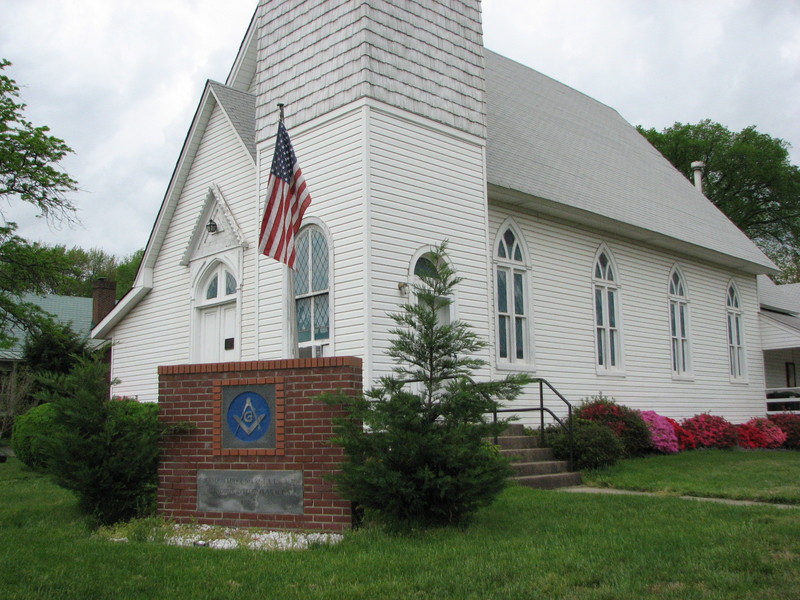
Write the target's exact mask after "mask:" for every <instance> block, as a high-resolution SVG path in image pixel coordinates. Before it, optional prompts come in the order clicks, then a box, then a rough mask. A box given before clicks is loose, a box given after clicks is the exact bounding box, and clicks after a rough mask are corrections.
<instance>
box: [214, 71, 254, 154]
mask: <svg viewBox="0 0 800 600" xmlns="http://www.w3.org/2000/svg"><path fill="white" fill-rule="evenodd" d="M208 83H209V85H210V86H211V90H212V91H213V92H214V96H215V97H216V99H217V102H219V105H220V106H221V107H222V110H224V111H225V114H226V115H227V116H228V120H229V121H230V122H231V125H233V128H234V129H235V130H236V133H237V134H238V136H239V139H241V140H242V143H243V144H244V146H245V148H247V151H248V152H249V153H250V156H252V157H253V162H254V163H255V160H256V127H255V122H256V97H255V96H254V95H253V94H250V93H248V92H244V91H241V90H235V89H233V88H232V87H228V86H225V85H222V84H221V83H217V82H216V81H209V82H208Z"/></svg>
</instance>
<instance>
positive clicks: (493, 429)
mask: <svg viewBox="0 0 800 600" xmlns="http://www.w3.org/2000/svg"><path fill="white" fill-rule="evenodd" d="M445 249H446V247H445V245H444V244H442V245H441V246H439V247H438V248H436V249H434V251H433V252H432V259H433V260H432V261H431V262H432V264H434V265H435V269H434V272H432V273H430V274H428V275H423V276H421V277H420V279H421V280H422V283H421V284H420V285H416V286H414V291H415V300H414V301H413V302H409V303H408V304H404V305H403V306H402V307H401V308H402V312H400V313H398V314H393V315H390V316H391V317H392V319H393V320H394V322H395V323H396V324H397V325H398V327H397V328H396V329H394V330H393V331H392V332H391V333H392V334H393V336H394V338H393V340H392V341H391V346H390V349H389V351H388V352H387V354H388V355H389V356H391V357H392V358H393V359H394V360H395V362H396V366H395V368H394V374H393V375H391V376H386V377H382V378H381V379H380V385H378V386H377V387H375V388H373V389H372V390H370V391H368V392H367V393H366V394H365V395H364V396H363V397H360V398H356V399H353V398H349V397H347V396H332V397H328V401H331V402H341V403H344V404H345V405H346V406H347V408H348V411H349V418H347V419H343V420H341V421H340V422H339V424H338V425H337V427H338V429H337V434H338V436H337V442H338V443H339V444H340V445H341V446H342V447H343V448H344V450H345V452H346V454H347V460H346V461H345V463H344V464H343V466H342V471H341V474H340V475H339V476H338V485H339V489H340V491H341V493H342V494H343V495H344V496H345V497H346V498H348V499H350V500H352V501H354V502H355V503H357V504H358V505H360V506H361V507H363V508H365V509H369V510H371V511H373V512H374V514H376V515H377V517H378V518H379V519H381V520H383V521H385V522H386V523H388V524H391V525H395V526H401V527H402V526H415V525H444V524H457V523H462V522H465V521H466V520H468V519H469V517H470V516H471V515H472V514H473V513H474V512H475V511H476V510H477V509H478V508H479V507H480V506H483V505H486V504H489V503H490V502H491V501H492V500H493V499H494V498H495V497H496V495H497V494H498V493H499V492H500V491H501V490H502V489H503V487H504V485H505V482H506V479H507V477H508V475H509V467H508V463H507V461H506V459H505V458H504V457H503V456H502V455H501V454H500V453H499V452H498V451H497V449H496V448H495V447H494V446H493V445H492V444H491V443H489V442H487V440H488V439H489V438H490V437H491V436H493V435H494V434H495V433H498V432H499V431H500V430H502V429H503V428H504V427H505V425H506V423H505V422H502V421H501V422H500V423H497V424H493V423H492V422H491V418H488V417H487V414H488V413H490V412H491V411H493V410H494V409H496V408H497V406H498V400H512V399H513V398H515V397H516V396H517V395H518V394H519V393H520V391H521V388H522V386H524V385H525V384H526V383H528V382H529V381H530V378H529V377H528V376H527V375H514V376H510V377H508V378H506V379H505V380H503V381H499V382H481V383H474V382H472V380H471V378H470V374H471V373H472V372H473V370H474V369H476V368H478V367H480V366H481V365H483V364H484V363H483V361H481V360H479V359H477V358H474V357H471V356H468V355H469V354H471V353H473V352H475V351H477V350H479V349H480V348H483V347H484V346H485V342H484V341H482V340H480V339H479V338H478V336H477V335H476V334H475V333H474V332H473V331H472V330H471V329H470V328H469V326H468V325H467V324H466V323H464V322H462V321H455V322H452V323H449V324H444V323H441V322H439V320H438V318H437V315H438V314H441V312H442V309H445V308H446V307H447V306H449V305H450V303H451V300H450V298H451V297H452V294H453V290H454V288H455V286H456V285H457V284H458V282H459V281H460V279H459V278H458V277H456V276H455V273H454V272H453V270H452V269H451V268H450V266H449V265H448V263H447V261H446V256H445ZM364 426H366V429H365V427H364Z"/></svg>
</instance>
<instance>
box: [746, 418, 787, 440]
mask: <svg viewBox="0 0 800 600" xmlns="http://www.w3.org/2000/svg"><path fill="white" fill-rule="evenodd" d="M744 425H747V426H750V427H755V428H756V429H758V431H760V432H761V434H762V435H763V436H764V445H763V446H760V447H761V448H780V447H781V446H782V445H783V443H784V442H785V441H786V434H785V433H784V432H783V430H782V429H781V428H780V427H779V426H778V425H776V424H775V423H773V422H772V421H770V420H769V419H765V418H763V417H762V418H756V419H750V420H749V421H748V422H747V423H745V424H744ZM739 427H740V428H741V427H743V425H740V426H739ZM739 435H740V437H741V430H740V434H739ZM740 445H741V444H740Z"/></svg>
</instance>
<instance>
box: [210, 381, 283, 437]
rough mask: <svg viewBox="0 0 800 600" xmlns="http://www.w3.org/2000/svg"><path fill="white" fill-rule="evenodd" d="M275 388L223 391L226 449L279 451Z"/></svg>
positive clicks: (228, 388)
mask: <svg viewBox="0 0 800 600" xmlns="http://www.w3.org/2000/svg"><path fill="white" fill-rule="evenodd" d="M275 417H276V409H275V385H273V384H269V385H267V384H265V385H250V386H248V385H227V386H225V387H223V388H222V447H223V448H275V440H276V436H275V429H276V427H275V426H276V422H275Z"/></svg>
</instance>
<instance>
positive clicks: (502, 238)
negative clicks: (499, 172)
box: [494, 225, 532, 366]
mask: <svg viewBox="0 0 800 600" xmlns="http://www.w3.org/2000/svg"><path fill="white" fill-rule="evenodd" d="M523 244H524V240H523V239H522V236H521V235H520V234H519V232H518V230H517V229H516V228H515V227H513V226H511V225H504V227H503V228H502V229H501V234H500V235H499V236H498V237H497V239H496V240H495V245H494V263H495V294H496V303H495V307H496V309H497V321H496V323H497V360H498V366H502V365H503V364H505V365H522V364H526V363H528V362H530V360H531V354H532V353H531V348H530V346H531V343H530V331H529V327H530V298H529V294H528V266H527V258H526V252H525V249H524V247H523Z"/></svg>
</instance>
